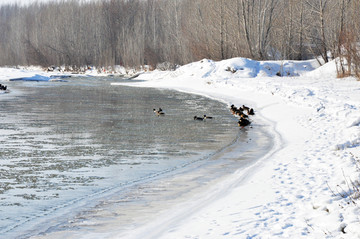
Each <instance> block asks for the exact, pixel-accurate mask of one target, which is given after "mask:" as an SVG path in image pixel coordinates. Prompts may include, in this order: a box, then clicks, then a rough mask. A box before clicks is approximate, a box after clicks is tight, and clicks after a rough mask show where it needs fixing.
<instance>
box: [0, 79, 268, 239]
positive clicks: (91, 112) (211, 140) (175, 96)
mask: <svg viewBox="0 0 360 239" xmlns="http://www.w3.org/2000/svg"><path fill="white" fill-rule="evenodd" d="M113 80H114V79H109V78H74V79H69V80H67V81H66V82H63V81H61V82H32V81H31V82H28V81H16V82H9V86H11V88H12V89H13V91H12V92H11V94H7V95H6V97H4V98H2V99H1V100H2V104H3V107H2V108H1V112H2V113H3V114H2V115H3V117H2V118H1V128H0V130H1V131H2V133H3V134H2V135H1V137H0V142H1V146H0V147H1V151H0V154H1V165H2V169H0V173H1V175H2V176H3V180H6V182H7V183H5V184H3V186H4V187H5V188H4V190H3V191H2V204H1V205H0V207H1V210H2V211H7V212H8V213H6V214H3V216H4V218H2V219H1V220H0V223H1V232H2V235H6V236H7V238H21V237H28V236H30V235H38V234H39V233H42V232H47V233H52V232H55V231H63V230H65V231H66V230H70V231H73V230H75V231H77V230H78V231H79V232H80V231H86V230H87V229H89V228H91V226H90V225H93V226H94V227H95V228H98V229H96V230H99V231H101V228H99V227H101V226H99V225H102V224H103V223H104V221H108V220H109V217H110V218H111V220H113V222H116V223H119V221H122V222H123V223H124V226H125V225H127V226H129V227H132V226H134V225H137V223H140V222H141V220H145V219H146V218H147V217H145V216H143V215H145V214H147V215H148V218H153V216H154V215H155V213H154V212H157V211H162V210H163V209H164V208H165V207H162V206H164V205H163V204H157V203H156V202H161V201H163V202H165V201H168V202H169V203H168V204H171V202H170V201H171V200H173V199H175V200H176V199H179V198H182V195H190V194H193V193H194V194H195V193H196V190H197V188H201V186H204V187H205V186H206V185H208V184H212V182H214V180H218V179H220V178H221V177H223V176H225V175H227V174H229V173H231V172H233V170H234V169H235V168H238V167H241V166H242V165H244V164H247V163H249V162H250V161H251V160H252V158H251V157H252V155H253V154H254V151H255V150H254V149H253V147H252V146H253V145H255V144H256V143H260V142H262V141H264V139H263V138H264V137H265V138H266V137H267V136H266V134H265V131H262V129H261V128H262V127H261V126H260V127H258V129H259V130H252V129H243V130H239V127H238V126H237V125H236V124H237V123H236V118H234V117H233V116H232V115H231V114H230V112H229V109H228V108H227V105H225V104H223V103H221V102H218V101H214V100H211V99H208V98H204V97H201V96H198V95H190V94H184V93H179V92H174V91H169V90H156V89H149V88H142V89H141V88H133V87H131V88H129V87H122V88H121V89H118V88H117V89H115V87H112V86H109V83H110V82H113ZM119 90H120V91H119ZM4 96H5V95H4ZM179 102H180V104H179ZM14 105H16V106H17V107H14ZM159 105H161V106H162V107H163V109H164V110H166V113H167V114H166V116H165V117H157V116H155V115H154V112H152V109H153V108H154V107H157V106H159ZM139 106H140V108H139ZM194 114H199V115H201V114H208V115H211V116H214V118H213V119H212V120H207V121H206V122H205V121H204V122H197V121H194V119H193V116H194ZM234 129H235V130H236V131H234ZM109 132H110V133H109ZM265 141H266V142H268V141H267V140H265ZM269 147H270V146H269ZM232 152H233V153H232ZM221 155H222V156H221ZM239 155H241V157H239ZM16 175H21V176H16ZM4 177H5V178H4ZM155 179H156V180H163V181H157V182H158V183H155V182H154V180H155ZM166 180H168V181H166ZM4 182H5V181H4ZM159 185H163V186H160V187H159ZM114 195H116V196H114ZM154 202H155V204H157V205H153V206H152V207H147V205H149V204H152V203H154ZM173 203H175V201H173ZM110 208H111V210H109V211H107V210H108V209H110ZM115 208H118V209H116V210H115ZM135 209H137V210H135ZM114 210H115V211H116V213H115V212H114ZM101 211H102V212H104V213H103V214H102V213H101ZM139 216H140V217H139ZM140 219H141V220H140ZM94 222H97V223H94ZM129 222H132V223H129ZM92 229H94V228H92Z"/></svg>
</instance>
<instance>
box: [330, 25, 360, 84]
mask: <svg viewBox="0 0 360 239" xmlns="http://www.w3.org/2000/svg"><path fill="white" fill-rule="evenodd" d="M359 50H360V48H359V43H358V41H357V35H356V34H355V33H354V31H348V30H344V31H342V32H341V33H340V36H339V43H338V58H337V64H336V67H337V69H336V70H337V76H338V77H339V78H343V77H348V76H355V77H356V78H357V79H358V80H360V54H359Z"/></svg>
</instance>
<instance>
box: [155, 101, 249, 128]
mask: <svg viewBox="0 0 360 239" xmlns="http://www.w3.org/2000/svg"><path fill="white" fill-rule="evenodd" d="M153 111H154V113H155V114H156V115H157V116H163V115H165V112H164V111H163V110H162V109H161V108H159V109H158V110H156V109H153ZM230 112H231V113H232V114H233V115H236V116H238V117H239V120H238V125H239V126H240V127H242V128H243V127H246V126H249V125H250V124H251V121H250V119H249V116H250V115H255V112H254V109H253V108H250V107H248V106H245V105H242V106H241V107H236V106H235V105H233V104H232V105H231V106H230ZM213 118H214V117H212V116H208V115H203V117H200V116H196V115H195V116H194V118H193V119H194V120H197V121H205V120H207V119H213Z"/></svg>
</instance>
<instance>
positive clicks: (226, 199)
mask: <svg viewBox="0 0 360 239" xmlns="http://www.w3.org/2000/svg"><path fill="white" fill-rule="evenodd" d="M335 69H336V68H335V63H334V62H330V63H328V64H326V65H324V66H321V67H318V64H317V62H316V61H315V60H313V61H298V62H297V61H282V62H258V61H253V60H249V59H244V58H234V59H229V60H224V61H220V62H214V61H211V60H207V59H204V60H202V61H199V62H194V63H191V64H188V65H185V66H182V67H179V68H178V69H177V70H175V71H168V72H161V71H153V72H151V73H144V74H142V75H140V76H139V77H138V78H137V79H140V80H143V81H141V82H138V81H134V82H133V83H129V84H131V85H133V86H141V87H157V88H171V89H177V90H181V91H186V92H190V93H196V94H202V95H206V96H209V97H211V98H216V99H219V100H222V101H226V102H227V103H228V104H229V106H230V105H231V104H235V106H241V105H243V104H245V105H249V106H251V107H253V108H254V109H255V113H256V115H255V116H254V117H252V121H253V127H256V124H257V122H263V121H264V120H265V121H266V122H268V124H270V125H272V128H273V130H272V132H270V133H271V134H272V135H273V137H274V142H275V144H274V147H273V149H272V150H271V151H270V152H269V153H268V154H266V155H265V156H264V157H263V158H261V159H259V160H258V161H257V162H256V163H254V164H253V165H251V166H249V167H247V168H246V169H242V170H239V171H238V172H237V173H235V174H233V175H229V177H228V178H227V180H225V181H221V182H220V183H219V184H218V185H213V186H212V187H211V190H210V191H208V192H207V193H206V194H199V195H197V196H196V198H193V199H192V200H189V201H187V202H185V203H183V204H181V205H177V206H176V207H174V208H169V209H167V210H165V211H164V212H162V214H161V215H160V216H159V217H158V218H157V220H154V221H151V222H149V223H146V224H144V225H142V226H140V227H138V228H137V229H136V230H129V231H128V232H125V233H124V232H122V233H121V234H119V233H117V231H118V229H117V228H114V231H112V232H109V234H107V235H106V237H110V238H206V239H208V238H301V237H303V238H359V237H360V219H359V215H360V210H359V206H358V203H360V200H359V199H358V197H360V194H359V191H357V190H359V189H360V186H359V180H360V150H359V149H360V147H359V145H360V111H359V106H360V82H358V81H356V79H354V78H344V79H337V78H336V70H335ZM38 73H39V72H37V74H38ZM277 73H281V74H282V75H286V77H279V76H277ZM34 74H35V73H34V72H30V73H29V72H28V71H24V72H21V71H20V70H13V69H7V68H3V69H0V83H4V80H6V79H8V78H11V77H13V76H16V77H19V76H20V77H23V76H28V75H34ZM0 100H1V96H0ZM260 119H261V120H260ZM76 235H77V236H78V237H80V238H81V233H76ZM86 238H99V235H96V233H94V235H93V236H91V235H90V236H89V235H86Z"/></svg>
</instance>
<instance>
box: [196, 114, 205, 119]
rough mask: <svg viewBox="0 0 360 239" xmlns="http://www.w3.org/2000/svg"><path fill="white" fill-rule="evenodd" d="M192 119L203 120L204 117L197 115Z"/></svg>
mask: <svg viewBox="0 0 360 239" xmlns="http://www.w3.org/2000/svg"><path fill="white" fill-rule="evenodd" d="M194 120H204V118H202V117H198V116H196V115H195V116H194Z"/></svg>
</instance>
